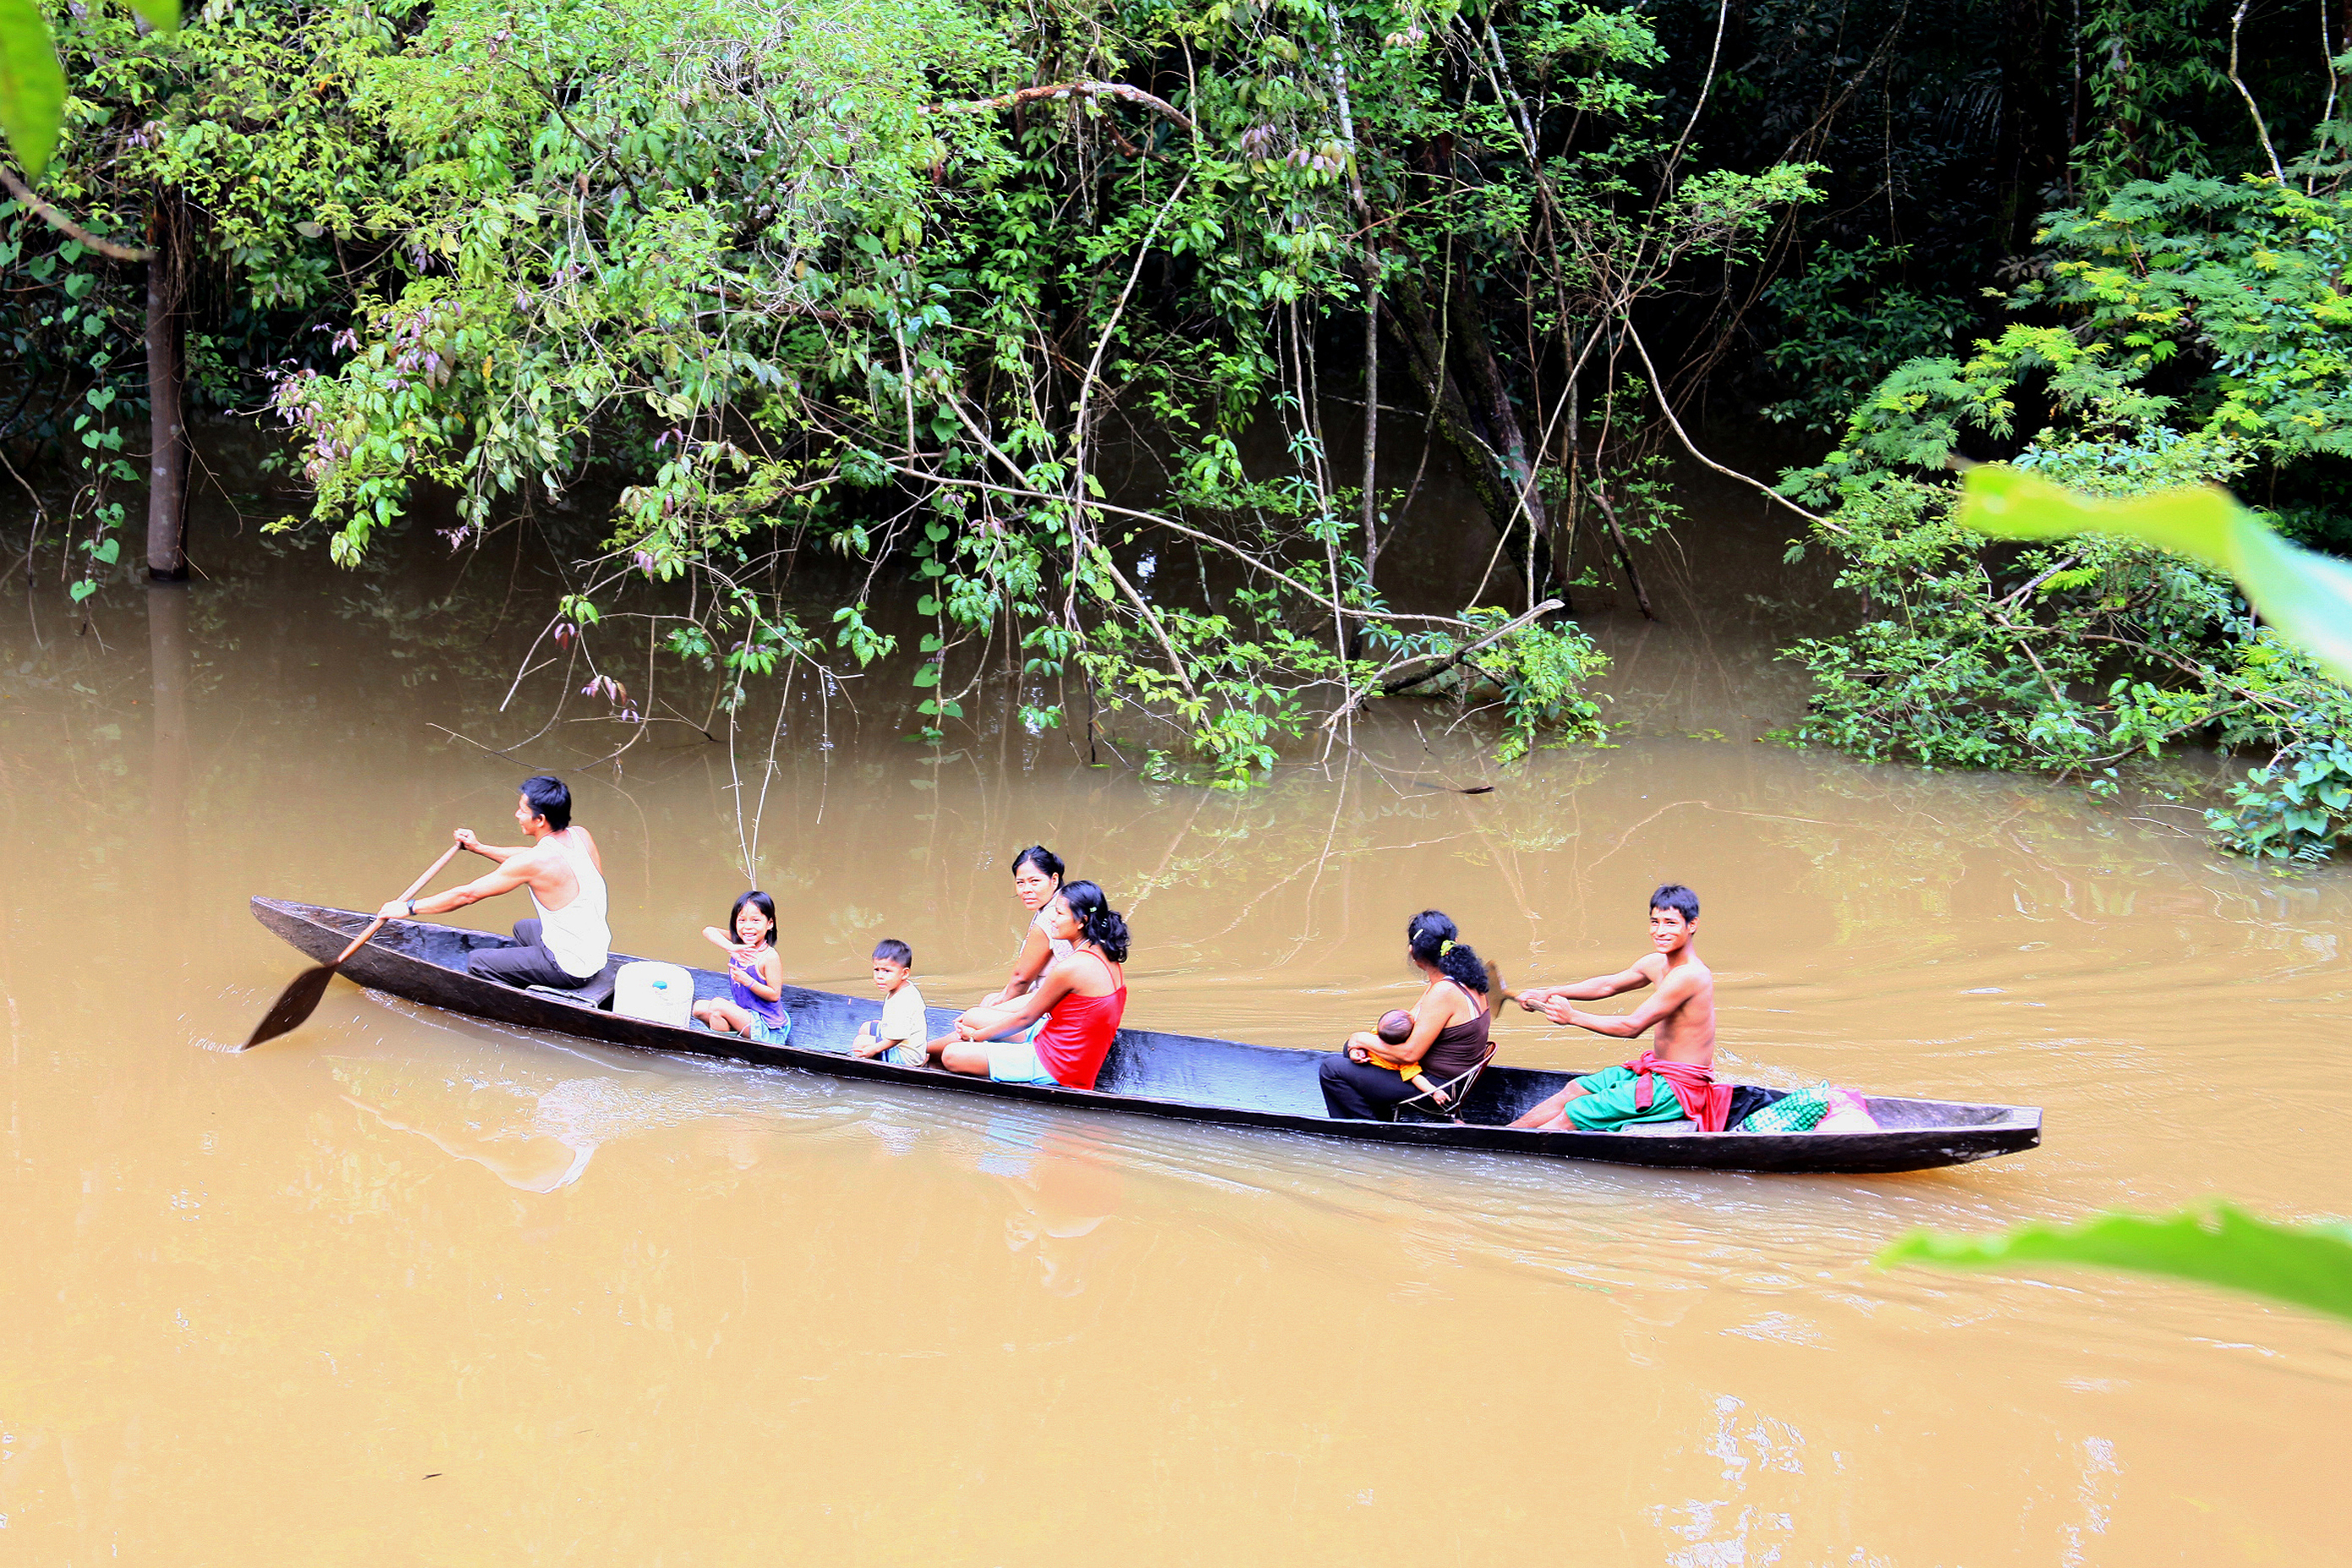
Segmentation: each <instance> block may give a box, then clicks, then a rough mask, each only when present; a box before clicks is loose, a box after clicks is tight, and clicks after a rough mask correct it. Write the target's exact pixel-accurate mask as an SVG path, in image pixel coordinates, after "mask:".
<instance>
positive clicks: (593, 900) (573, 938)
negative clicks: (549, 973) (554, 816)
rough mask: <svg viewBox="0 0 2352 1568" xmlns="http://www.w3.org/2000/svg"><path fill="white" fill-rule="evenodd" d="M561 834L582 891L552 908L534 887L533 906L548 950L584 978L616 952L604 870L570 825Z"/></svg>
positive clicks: (566, 968)
mask: <svg viewBox="0 0 2352 1568" xmlns="http://www.w3.org/2000/svg"><path fill="white" fill-rule="evenodd" d="M561 837H562V845H563V852H564V854H566V855H568V856H570V857H571V858H572V876H574V877H575V878H577V879H579V882H580V890H579V891H578V892H577V893H575V894H573V895H572V901H571V902H570V903H568V904H566V905H564V906H563V907H562V909H560V910H551V909H549V908H548V907H547V906H546V905H545V904H542V903H541V902H540V901H539V889H537V888H533V889H530V907H531V908H532V909H534V910H538V911H539V940H540V941H541V942H545V943H546V944H547V951H548V952H551V953H553V954H554V955H555V962H556V963H560V964H562V966H563V973H566V974H569V975H571V976H572V978H573V979H575V980H585V979H587V978H588V977H589V976H590V975H592V974H594V973H597V972H598V971H599V970H601V969H603V968H604V961H605V960H606V959H607V958H610V957H611V956H612V954H613V928H612V927H611V926H609V925H607V924H605V923H604V908H605V901H606V895H605V891H604V873H603V872H602V871H599V870H598V869H596V863H595V862H594V861H593V860H591V859H589V858H588V857H587V856H586V855H584V854H583V853H582V852H581V850H580V847H578V846H577V845H575V844H574V843H572V830H571V829H570V828H568V827H567V828H565V829H564V830H563V832H562V835H561Z"/></svg>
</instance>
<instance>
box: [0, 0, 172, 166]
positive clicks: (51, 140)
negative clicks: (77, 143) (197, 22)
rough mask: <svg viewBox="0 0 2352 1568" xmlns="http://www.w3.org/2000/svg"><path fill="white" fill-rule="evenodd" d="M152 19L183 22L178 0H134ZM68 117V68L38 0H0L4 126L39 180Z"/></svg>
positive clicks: (168, 28) (0, 113)
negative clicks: (60, 56)
mask: <svg viewBox="0 0 2352 1568" xmlns="http://www.w3.org/2000/svg"><path fill="white" fill-rule="evenodd" d="M130 4H131V9H132V10H133V11H136V12H138V13H139V15H140V16H144V17H145V18H146V19H147V22H148V25H149V26H153V27H155V28H157V29H159V30H160V31H163V32H166V33H170V32H175V31H177V30H178V28H179V26H180V0H130ZM65 123H66V73H65V70H64V68H62V67H60V66H59V65H58V51H57V45H56V43H55V41H54V40H53V39H51V38H50V37H49V24H48V22H47V19H46V18H44V17H43V16H42V15H41V8H40V6H39V5H37V4H36V0H0V132H6V133H7V136H8V149H9V151H10V152H12V153H16V162H17V163H20V164H22V165H23V166H24V170H25V173H26V175H27V176H28V177H29V178H31V179H35V180H37V179H39V178H40V177H41V173H42V171H43V170H45V169H47V167H48V166H49V154H50V153H55V152H56V151H57V150H58V132H60V131H62V130H64V129H65Z"/></svg>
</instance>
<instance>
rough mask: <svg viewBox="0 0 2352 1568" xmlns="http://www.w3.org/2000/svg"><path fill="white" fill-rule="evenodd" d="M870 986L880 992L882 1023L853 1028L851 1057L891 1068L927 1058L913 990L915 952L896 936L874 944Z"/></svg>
mask: <svg viewBox="0 0 2352 1568" xmlns="http://www.w3.org/2000/svg"><path fill="white" fill-rule="evenodd" d="M874 984H876V985H877V987H879V988H880V990H881V992H882V1021H881V1022H880V1023H879V1024H860V1025H858V1026H857V1038H856V1040H855V1041H853V1042H852V1043H851V1045H850V1047H849V1054H850V1055H851V1056H854V1057H880V1058H882V1059H883V1060H884V1061H886V1062H888V1063H889V1064H890V1065H891V1066H892V1067H894V1068H919V1067H921V1066H922V1065H923V1064H924V1063H925V1062H927V1061H929V1060H930V1059H931V1057H930V1053H929V1051H927V1050H925V1049H924V1048H923V1036H924V1029H923V994H922V993H921V992H919V991H918V990H916V989H915V950H914V949H913V948H911V947H908V945H907V944H906V943H905V942H900V941H899V940H898V938H897V937H894V936H893V937H884V938H883V939H882V940H881V941H880V942H876V943H875V944H874Z"/></svg>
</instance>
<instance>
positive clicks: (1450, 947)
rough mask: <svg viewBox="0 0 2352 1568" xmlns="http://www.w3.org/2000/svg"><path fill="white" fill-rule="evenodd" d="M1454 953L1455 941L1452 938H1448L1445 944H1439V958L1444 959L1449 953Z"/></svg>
mask: <svg viewBox="0 0 2352 1568" xmlns="http://www.w3.org/2000/svg"><path fill="white" fill-rule="evenodd" d="M1453 951H1454V939H1453V938H1452V937H1447V938H1446V939H1445V940H1444V942H1439V943H1438V944H1437V956H1438V957H1440V958H1444V956H1445V955H1446V954H1447V953H1449V952H1453Z"/></svg>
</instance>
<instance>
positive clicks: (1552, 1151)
mask: <svg viewBox="0 0 2352 1568" xmlns="http://www.w3.org/2000/svg"><path fill="white" fill-rule="evenodd" d="M253 913H254V918H255V919H257V920H258V921H261V923H262V924H263V925H265V926H268V928H269V929H270V930H271V931H276V932H277V933H278V935H279V936H282V937H284V938H285V939H286V940H287V941H288V942H291V943H293V944H294V945H295V946H296V947H298V948H299V949H300V950H301V951H302V952H306V953H309V954H310V956H311V957H313V958H316V959H319V960H321V961H322V962H323V961H324V960H326V959H328V958H331V957H332V956H334V954H335V953H337V952H340V951H341V949H342V947H343V945H344V944H345V943H346V942H349V941H350V940H351V939H352V936H353V935H354V934H356V933H357V932H358V931H359V930H360V928H361V927H362V926H364V925H365V924H367V922H368V921H369V920H371V919H372V918H373V917H372V916H370V915H365V914H362V913H359V912H358V911H356V910H335V909H325V908H321V907H320V906H319V905H316V904H298V903H289V902H287V901H285V900H278V899H255V900H253ZM505 945H507V943H506V942H505V940H504V939H502V938H499V937H496V936H491V935H488V934H487V933H485V932H482V931H463V930H460V929H458V928H457V927H454V926H444V925H432V924H428V923H425V922H424V921H399V922H394V924H392V925H390V926H387V927H386V928H385V929H384V930H383V931H382V932H380V933H379V934H378V935H377V936H376V938H375V940H374V941H373V942H369V943H368V944H367V945H366V946H365V947H362V948H361V949H360V951H359V952H358V954H357V955H356V956H354V957H353V958H352V961H351V962H350V963H346V964H344V965H343V967H342V971H341V972H342V973H344V974H346V975H349V976H350V977H351V978H352V979H353V980H355V981H357V982H359V983H360V984H362V985H367V986H372V987H373V988H375V989H376V990H379V991H385V992H389V993H391V994H393V995H395V996H404V997H406V998H407V999H408V1000H410V1001H412V1002H422V1003H425V1004H426V1005H430V1006H435V1007H446V1008H447V1009H448V1010H450V1011H451V1012H453V1013H463V1014H466V1015H468V1016H473V1017H478V1018H490V1019H495V1020H497V1021H498V1022H499V1023H502V1024H512V1025H516V1026H520V1027H523V1028H527V1029H544V1030H548V1031H550V1032H551V1033H554V1034H562V1035H572V1036H576V1037H581V1038H584V1039H591V1040H600V1041H603V1042H604V1043H606V1044H608V1045H615V1046H629V1047H635V1048H637V1049H640V1050H648V1051H674V1052H679V1053H682V1054H685V1055H689V1056H700V1057H720V1058H729V1059H732V1060H737V1061H745V1062H752V1063H757V1064H760V1065H761V1066H769V1067H791V1068H803V1069H805V1070H806V1071H809V1072H818V1073H824V1074H828V1075H830V1076H832V1077H835V1078H845V1079H869V1080H872V1081H875V1082H880V1083H896V1084H908V1085H914V1086H919V1087H922V1088H927V1089H954V1090H958V1091H961V1092H962V1093H966V1094H990V1095H996V1096H999V1097H1002V1098H1004V1099H1010V1100H1028V1101H1031V1102H1033V1103H1035V1104H1041V1105H1062V1106H1069V1107H1073V1108H1076V1109H1084V1110H1118V1111H1127V1112H1131V1113H1135V1114H1139V1115H1145V1116H1164V1117H1171V1118H1174V1119H1176V1120H1179V1121H1208V1122H1222V1123H1225V1124H1228V1125H1232V1126H1238V1127H1267V1128H1278V1129H1280V1130H1282V1131H1287V1132H1307V1133H1313V1134H1316V1135H1318V1136H1322V1137H1328V1138H1353V1139H1358V1140H1361V1141H1365V1142H1375V1143H1394V1144H1402V1145H1406V1146H1408V1147H1413V1148H1432V1147H1435V1148H1447V1149H1486V1150H1492V1151H1495V1152H1503V1153H1512V1154H1539V1155H1548V1156H1549V1157H1551V1158H1554V1159H1569V1160H1599V1161H1605V1162H1607V1163H1611V1164H1618V1165H1652V1166H1662V1167H1668V1168H1675V1169H1686V1170H1698V1171H1784V1172H1821V1173H1828V1172H1876V1171H1920V1170H1927V1169H1929V1168H1931V1167H1933V1166H1937V1165H1958V1164H1965V1163H1968V1162H1969V1161H1971V1160H1982V1159H1987V1158H1989V1157H1990V1156H1992V1155H1995V1154H2010V1153H2014V1152H2017V1151H2018V1150H2021V1149H2031V1148H2033V1147H2034V1146H2035V1145H2036V1144H2038V1143H2040V1142H2042V1112H2041V1111H2040V1110H2038V1109H2036V1108H2035V1107H2032V1106H2021V1105H1971V1104H1966V1103H1962V1102H1958V1101H1953V1100H1904V1099H1899V1098H1895V1097H1892V1096H1886V1095H1873V1096H1866V1097H1865V1100H1866V1103H1867V1104H1868V1105H1869V1107H1870V1110H1871V1114H1872V1115H1873V1116H1874V1117H1875V1118H1876V1119H1877V1121H1878V1123H1879V1129H1880V1130H1879V1131H1874V1132H1738V1131H1732V1132H1696V1131H1690V1132H1672V1131H1669V1132H1662V1133H1624V1132H1522V1131H1515V1130H1514V1129H1512V1128H1510V1127H1508V1126H1506V1125H1504V1123H1507V1122H1508V1121H1510V1120H1511V1119H1512V1118H1513V1117H1515V1116H1517V1115H1518V1114H1520V1113H1521V1112H1522V1111H1524V1110H1527V1109H1528V1107H1529V1106H1532V1105H1534V1104H1535V1103H1536V1102H1537V1101H1538V1100H1542V1099H1544V1098H1545V1097H1546V1096H1547V1095H1549V1094H1552V1093H1555V1092H1557V1091H1558V1090H1559V1088H1560V1087H1561V1086H1562V1085H1563V1084H1565V1083H1566V1082H1567V1081H1568V1079H1569V1077H1570V1075H1569V1074H1567V1073H1562V1072H1543V1071H1538V1070H1536V1069H1534V1068H1514V1067H1505V1066H1502V1065H1500V1064H1497V1065H1496V1066H1493V1067H1490V1068H1487V1069H1486V1073H1485V1074H1484V1075H1483V1076H1482V1077H1481V1078H1480V1079H1479V1080H1478V1083H1477V1086H1476V1088H1475V1089H1474V1090H1473V1091H1472V1093H1471V1095H1470V1098H1469V1101H1468V1103H1467V1104H1466V1105H1465V1107H1464V1108H1463V1119H1464V1120H1463V1122H1462V1123H1454V1122H1448V1121H1393V1122H1391V1121H1339V1120H1335V1119H1333V1118H1332V1117H1329V1116H1327V1115H1326V1114H1324V1110H1323V1095H1322V1091H1321V1089H1319V1088H1318V1083H1317V1079H1316V1076H1315V1069H1316V1064H1317V1063H1318V1061H1319V1060H1320V1059H1321V1058H1322V1055H1323V1053H1321V1052H1318V1051H1299V1050H1286V1049H1280V1048H1276V1047H1267V1046H1245V1045H1241V1044H1238V1043H1236V1042H1234V1041H1232V1040H1214V1039H1206V1038H1202V1037H1199V1036H1193V1035H1167V1034H1161V1033H1160V1032H1159V1031H1157V1030H1152V1029H1121V1030H1120V1031H1119V1032H1118V1041H1117V1043H1115V1044H1114V1045H1113V1046H1112V1047H1111V1052H1110V1056H1109V1058H1108V1060H1107V1061H1106V1062H1105V1063H1104V1064H1103V1071H1102V1077H1101V1079H1100V1082H1099V1086H1098V1087H1097V1088H1096V1089H1061V1088H1046V1087H1043V1086H1040V1085H1036V1084H1020V1083H992V1082H990V1081H989V1080H988V1079H979V1078H968V1077H965V1076H963V1075H962V1074H960V1073H951V1072H947V1071H945V1070H943V1069H941V1068H935V1067H922V1068H896V1067H889V1066H887V1065H885V1064H884V1063H882V1062H879V1061H861V1060H859V1059H857V1058H854V1057H851V1056H849V1055H847V1054H846V1052H847V1047H848V1042H849V1039H850V1037H852V1036H853V1035H855V1034H856V1032H857V1026H858V1025H859V1024H860V1023H863V1022H866V1021H867V1020H869V1019H876V1018H878V1017H880V1016H881V1012H882V1006H881V1003H880V1002H879V1001H878V1000H876V999H873V998H868V997H860V996H843V995H839V994H835V993H833V992H830V991H811V990H806V989H803V988H802V987H799V986H790V985H788V986H786V987H785V988H784V995H783V1001H784V1006H785V1009H786V1011H787V1012H788V1013H789V1014H790V1015H791V1016H792V1022H793V1030H792V1041H791V1043H790V1044H789V1045H783V1046H761V1045H754V1044H752V1043H751V1042H750V1041H748V1040H745V1039H743V1038H742V1037H740V1036H737V1035H717V1034H712V1033H710V1032H709V1030H707V1029H702V1028H698V1027H696V1028H677V1027H674V1026H670V1025H667V1024H655V1023H647V1022H645V1021H644V1020H641V1019H637V1018H630V1017H625V1016H619V1015H616V1014H614V1013H613V1012H610V1011H609V1010H607V1008H606V1006H600V1005H593V1004H592V1002H591V1001H589V1000H585V999H583V998H582V997H576V996H563V995H557V994H551V993H547V992H540V991H519V990H515V989H514V988H512V987H510V986H507V985H502V984H499V983H498V982H496V981H493V980H488V979H484V978H481V977H479V976H477V975H473V974H468V973H467V972H466V954H467V952H468V951H469V950H471V949H475V948H480V947H499V946H505ZM626 962H628V960H626V959H625V958H624V957H620V956H615V958H614V961H613V967H617V966H618V965H619V964H621V963H626ZM611 973H612V968H610V967H608V968H607V970H606V971H605V977H606V980H607V984H605V985H604V986H603V987H600V988H598V989H597V990H596V991H594V992H592V993H589V994H588V995H590V996H601V997H602V998H604V999H605V1000H606V1002H607V1004H609V998H610V995H611V990H610V984H609V978H610V975H611ZM692 973H693V974H694V985H695V994H696V996H697V997H698V998H701V997H709V996H724V995H726V994H727V976H726V975H725V974H724V973H717V972H713V971H709V970H695V971H693V972H692ZM954 1019H955V1014H954V1011H953V1010H952V1009H950V1008H945V1007H934V1008H932V1009H931V1010H930V1027H931V1032H932V1034H933V1036H934V1037H937V1036H940V1035H944V1034H946V1033H948V1032H949V1030H950V1028H951V1027H952V1026H953V1023H954ZM824 1047H833V1048H831V1049H826V1048H824Z"/></svg>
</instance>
